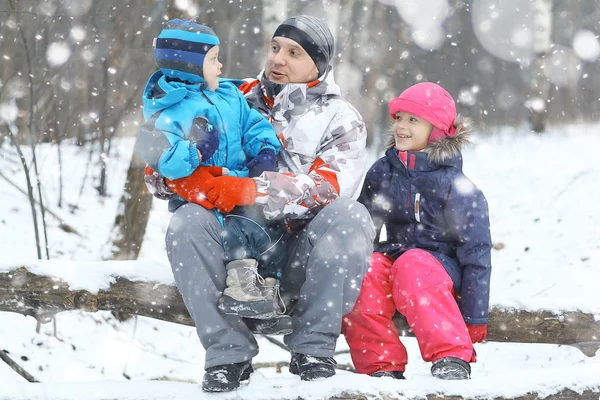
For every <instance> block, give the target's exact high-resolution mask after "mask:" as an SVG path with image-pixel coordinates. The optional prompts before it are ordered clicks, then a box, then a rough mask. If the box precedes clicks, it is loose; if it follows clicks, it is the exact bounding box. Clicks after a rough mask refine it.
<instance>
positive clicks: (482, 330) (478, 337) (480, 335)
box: [467, 324, 488, 343]
mask: <svg viewBox="0 0 600 400" xmlns="http://www.w3.org/2000/svg"><path fill="white" fill-rule="evenodd" d="M487 327H488V326H487V324H485V325H469V324H467V329H468V330H469V336H471V342H473V343H480V342H483V341H484V340H485V338H486V337H487Z"/></svg>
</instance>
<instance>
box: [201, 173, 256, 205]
mask: <svg viewBox="0 0 600 400" xmlns="http://www.w3.org/2000/svg"><path fill="white" fill-rule="evenodd" d="M202 190H203V191H205V192H206V197H207V198H208V201H210V202H211V203H212V204H214V205H215V207H216V208H217V210H219V212H222V213H228V212H230V211H231V210H233V207H235V206H251V205H252V204H254V201H255V200H256V183H254V180H253V179H252V178H239V177H237V176H219V177H216V178H213V179H209V180H208V181H206V183H205V184H204V185H202Z"/></svg>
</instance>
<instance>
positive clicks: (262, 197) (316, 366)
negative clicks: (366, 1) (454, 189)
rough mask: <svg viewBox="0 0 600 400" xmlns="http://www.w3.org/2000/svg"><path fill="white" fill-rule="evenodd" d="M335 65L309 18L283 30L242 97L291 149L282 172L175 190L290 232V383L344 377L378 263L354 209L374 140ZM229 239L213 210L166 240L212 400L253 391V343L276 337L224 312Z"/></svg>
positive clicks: (197, 211)
mask: <svg viewBox="0 0 600 400" xmlns="http://www.w3.org/2000/svg"><path fill="white" fill-rule="evenodd" d="M333 55H334V43H333V36H332V34H331V32H330V30H329V28H328V27H327V25H326V24H325V23H324V22H323V21H321V20H320V19H318V18H316V17H312V16H306V15H301V16H297V17H292V18H289V19H287V20H286V21H284V22H283V23H282V24H281V25H280V26H279V27H278V28H277V29H276V31H275V33H274V35H273V38H272V40H271V44H270V50H269V54H268V56H267V60H266V63H265V69H264V71H263V72H261V74H260V75H259V77H258V79H257V80H249V81H246V82H245V83H244V84H243V85H242V86H241V87H240V89H241V90H243V91H245V92H247V100H248V102H249V103H250V104H251V105H252V106H253V107H254V108H255V109H257V110H258V111H259V112H260V113H261V114H262V115H264V116H265V117H266V118H268V119H269V120H270V121H271V122H272V124H273V127H274V128H275V130H276V133H277V134H278V137H279V139H280V140H281V142H282V144H283V149H282V150H281V151H280V153H279V155H278V157H277V165H276V168H275V171H276V172H269V171H267V172H264V173H262V175H260V176H259V177H257V178H240V177H234V176H216V177H212V176H211V175H210V174H209V173H207V172H206V170H205V169H203V168H202V167H200V168H198V169H196V170H195V171H194V172H193V173H192V174H191V175H190V176H189V177H185V178H181V179H178V180H176V181H174V182H177V185H173V186H172V187H173V188H175V191H176V192H177V193H178V194H181V195H182V197H184V198H185V196H184V195H185V193H189V191H190V190H191V191H200V192H202V193H204V194H205V195H206V197H207V200H208V201H209V202H210V203H211V204H212V205H214V207H215V208H216V209H217V210H219V211H220V212H222V213H227V212H229V211H231V210H232V209H233V208H234V207H235V206H244V205H252V204H257V205H261V206H262V207H263V212H264V214H265V216H266V217H267V218H268V219H276V220H282V221H285V223H286V225H287V226H288V227H289V232H288V233H287V234H286V235H285V237H284V239H283V243H282V244H281V243H280V245H282V246H283V248H284V249H285V252H286V258H285V259H286V261H285V265H284V267H283V275H282V277H281V295H282V298H283V300H284V302H285V303H286V305H288V307H287V309H288V313H289V315H290V317H291V321H292V322H293V331H292V333H290V334H288V335H286V336H285V337H284V341H285V343H286V345H287V346H288V347H289V348H290V350H291V351H292V360H291V362H290V372H292V373H294V374H297V375H300V377H301V379H302V380H314V379H319V378H328V377H330V376H333V375H334V374H335V365H336V363H335V360H334V359H333V355H334V351H335V344H336V340H337V338H338V336H339V334H340V331H341V323H342V316H343V315H345V314H347V313H348V312H350V310H352V307H353V305H354V303H355V301H356V299H357V297H358V294H359V290H360V285H361V282H362V278H363V276H364V274H365V273H366V270H367V268H368V260H369V258H370V256H371V253H372V251H373V239H374V229H373V225H372V221H371V219H370V216H369V214H368V212H367V211H366V209H365V208H364V207H363V206H362V205H361V204H359V203H357V202H356V201H354V200H351V197H352V195H353V194H354V193H355V192H356V190H357V189H358V186H359V184H360V180H361V178H362V175H363V173H364V170H365V161H366V150H365V146H366V129H365V125H364V121H363V120H362V117H361V116H360V114H359V113H358V112H357V111H356V110H355V109H354V108H353V107H352V106H351V105H350V104H349V103H348V102H347V101H346V100H344V99H343V98H342V97H341V92H340V88H339V87H338V86H337V84H336V83H335V82H334V78H333V72H332V67H331V65H330V63H331V59H332V57H333ZM141 134H142V132H140V135H141ZM149 134H150V133H149ZM157 153H158V152H157ZM145 161H146V162H147V163H149V160H145ZM154 164H156V163H154ZM158 172H159V173H160V171H158ZM207 177H208V179H207ZM162 186H163V187H164V185H162ZM155 189H156V188H155ZM180 191H181V193H180ZM160 194H161V193H157V195H160ZM162 194H164V193H162ZM221 232H222V225H221V224H220V222H219V220H218V219H217V217H216V216H215V213H214V212H213V211H212V210H209V209H206V208H203V207H201V206H199V205H197V204H193V203H186V204H184V205H182V206H180V207H179V208H177V210H176V211H175V212H174V215H173V217H172V219H171V222H170V225H169V229H168V232H167V237H166V242H167V252H168V255H169V260H170V262H171V267H172V269H173V274H174V276H175V280H176V282H177V286H178V288H179V290H180V292H181V294H182V296H183V299H184V302H185V304H186V307H187V309H188V310H189V312H190V315H191V316H192V318H193V319H194V321H195V324H196V329H197V332H198V336H199V337H200V340H201V342H202V345H203V346H204V348H205V349H206V362H205V369H206V373H205V375H204V378H203V382H202V388H203V390H205V391H209V392H222V391H230V390H234V389H235V388H237V387H238V386H239V384H240V381H242V380H245V379H248V377H249V376H250V374H251V373H252V364H251V362H252V358H253V357H254V356H255V355H256V354H258V346H257V343H256V340H255V338H254V336H253V333H252V332H253V331H254V332H261V333H274V332H275V333H276V331H277V329H271V330H270V331H264V330H262V331H261V329H260V328H258V327H257V325H258V324H257V321H259V320H251V319H242V318H240V317H239V316H237V315H227V314H222V313H220V312H219V310H218V309H217V306H216V305H217V302H218V300H219V297H220V296H221V294H222V291H223V289H224V287H225V280H226V277H227V274H226V271H225V269H224V267H223V247H222V244H221ZM290 306H291V307H290ZM287 318H288V319H289V317H287ZM282 321H285V318H281V320H280V321H278V323H281V322H282ZM266 322H268V321H261V323H263V324H264V323H266Z"/></svg>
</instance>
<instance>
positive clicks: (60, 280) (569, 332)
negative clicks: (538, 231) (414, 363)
mask: <svg viewBox="0 0 600 400" xmlns="http://www.w3.org/2000/svg"><path fill="white" fill-rule="evenodd" d="M88 275H89V276H90V277H93V281H92V279H91V278H89V279H82V276H83V277H86V276H88ZM144 279H151V280H152V281H146V280H144ZM80 281H84V282H85V283H84V284H82V283H81V282H80ZM90 281H92V282H93V283H90ZM86 285H87V287H86ZM94 285H95V286H94ZM69 310H82V311H88V312H95V311H98V310H105V311H115V312H119V313H128V314H135V315H140V316H144V317H150V318H155V319H159V320H163V321H169V322H175V323H178V324H183V325H190V326H193V325H194V323H193V321H192V319H191V318H190V316H189V314H188V312H187V310H186V308H185V306H184V304H183V301H182V299H181V295H180V294H179V291H178V290H177V288H176V287H175V285H174V284H173V278H172V276H171V272H170V270H169V269H168V268H166V267H164V266H163V265H160V264H156V263H152V262H140V261H102V262H87V263H74V262H66V261H65V262H56V261H54V262H49V261H37V262H35V263H30V264H25V265H1V264H0V311H8V312H15V313H19V314H23V315H29V316H33V317H35V318H36V319H37V320H39V321H41V322H49V321H51V320H52V317H54V315H56V314H57V313H59V312H63V311H69ZM489 316H490V322H489V329H488V340H489V341H497V342H518V343H554V344H566V345H576V344H580V345H578V347H579V348H580V349H581V350H582V351H583V352H584V353H586V354H587V355H589V356H592V355H594V354H595V352H596V350H597V349H598V347H599V346H600V321H598V316H595V315H593V314H589V313H584V312H580V311H563V312H560V313H555V312H552V311H543V310H542V311H525V310H517V309H504V308H498V307H493V308H492V309H491V310H490V314H489ZM394 322H395V324H396V326H397V328H398V331H399V333H400V335H403V336H413V334H412V331H411V330H410V328H409V326H408V324H407V323H406V320H405V319H404V318H403V317H402V316H401V315H399V314H398V315H396V317H395V318H394Z"/></svg>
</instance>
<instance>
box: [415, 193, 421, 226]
mask: <svg viewBox="0 0 600 400" xmlns="http://www.w3.org/2000/svg"><path fill="white" fill-rule="evenodd" d="M420 203H421V193H417V194H416V195H415V206H414V212H415V219H416V220H417V222H419V223H420V222H421V216H420V215H419V208H420Z"/></svg>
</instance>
